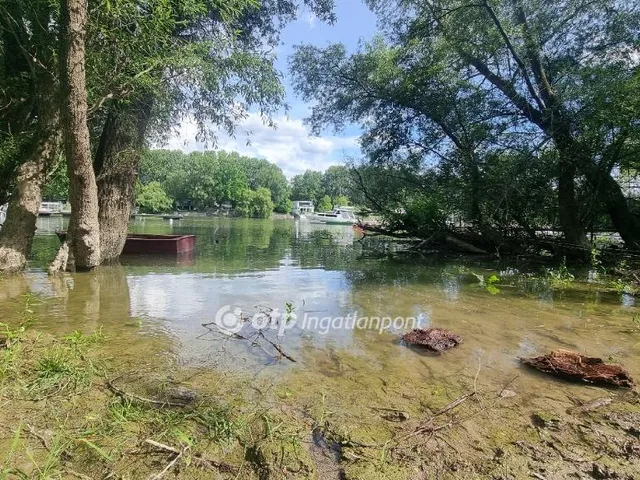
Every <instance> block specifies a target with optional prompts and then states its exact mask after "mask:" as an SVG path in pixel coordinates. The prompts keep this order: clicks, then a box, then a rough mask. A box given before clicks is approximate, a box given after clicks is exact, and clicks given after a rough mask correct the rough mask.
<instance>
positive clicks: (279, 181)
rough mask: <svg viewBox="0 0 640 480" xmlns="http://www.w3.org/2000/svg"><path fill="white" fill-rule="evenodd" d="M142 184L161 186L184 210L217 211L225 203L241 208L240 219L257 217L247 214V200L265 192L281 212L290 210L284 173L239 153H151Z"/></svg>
mask: <svg viewBox="0 0 640 480" xmlns="http://www.w3.org/2000/svg"><path fill="white" fill-rule="evenodd" d="M140 180H141V181H142V183H149V182H158V183H160V184H161V185H162V187H163V188H164V189H165V190H166V191H167V193H168V194H169V195H170V196H171V197H173V198H174V199H175V201H176V203H177V204H178V205H179V206H180V207H181V208H184V209H188V208H191V209H196V210H208V209H215V208H217V207H218V206H219V205H221V204H222V203H223V202H231V203H232V204H233V205H234V206H236V207H238V205H239V206H240V209H241V210H242V213H241V215H243V216H244V215H245V214H246V216H254V215H255V211H254V213H247V212H246V211H245V210H244V209H245V208H246V205H247V202H249V203H251V202H250V201H249V200H248V196H250V195H251V194H249V193H247V192H248V191H261V192H262V189H266V190H267V191H268V192H269V197H270V200H271V202H272V205H275V206H277V207H278V208H279V209H280V210H282V209H284V208H286V207H288V199H289V184H288V182H287V179H286V177H285V176H284V174H283V173H282V170H281V169H280V168H278V166H277V165H274V164H272V163H269V162H268V161H266V160H262V159H257V158H249V157H243V156H241V155H239V154H238V153H236V152H224V151H219V152H213V151H207V152H193V153H190V154H185V153H183V152H180V151H170V150H151V151H149V152H147V153H146V154H145V156H144V158H143V162H142V168H141V172H140ZM261 195H262V193H261ZM265 205H266V206H268V205H269V204H268V203H265ZM273 208H275V207H273V206H272V210H273ZM254 210H255V209H254ZM287 211H288V210H287ZM270 213H271V212H269V214H270ZM260 216H261V217H264V214H262V213H261V214H260ZM266 216H268V215H266Z"/></svg>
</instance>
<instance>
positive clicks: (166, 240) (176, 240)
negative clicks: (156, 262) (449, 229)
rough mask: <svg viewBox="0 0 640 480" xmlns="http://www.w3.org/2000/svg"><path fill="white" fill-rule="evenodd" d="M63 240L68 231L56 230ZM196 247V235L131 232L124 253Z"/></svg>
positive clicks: (168, 251) (169, 251) (181, 250)
mask: <svg viewBox="0 0 640 480" xmlns="http://www.w3.org/2000/svg"><path fill="white" fill-rule="evenodd" d="M56 235H57V236H58V238H59V239H60V241H61V242H64V241H65V239H66V238H67V232H56ZM195 248H196V236H195V235H151V234H140V233H130V234H129V235H127V240H126V241H125V243H124V249H123V250H122V253H123V254H129V253H135V254H152V255H153V254H173V255H177V254H182V253H186V252H191V251H192V250H194V249H195Z"/></svg>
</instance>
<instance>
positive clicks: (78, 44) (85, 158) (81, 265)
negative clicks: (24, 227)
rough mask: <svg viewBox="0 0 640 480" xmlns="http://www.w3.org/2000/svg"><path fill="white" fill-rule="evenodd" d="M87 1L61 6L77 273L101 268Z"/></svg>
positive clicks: (64, 116)
mask: <svg viewBox="0 0 640 480" xmlns="http://www.w3.org/2000/svg"><path fill="white" fill-rule="evenodd" d="M86 23H87V3H86V0H63V1H62V3H61V35H60V47H61V48H60V69H61V72H60V78H61V85H62V119H63V133H64V146H65V154H66V157H67V162H68V168H67V170H68V174H69V200H70V203H71V221H70V228H69V235H70V242H71V245H70V246H71V253H72V254H73V256H74V260H75V266H76V268H77V269H81V270H86V269H91V268H93V267H96V266H98V265H99V264H100V259H101V258H100V230H99V223H98V188H97V185H96V179H95V174H94V171H93V165H92V162H91V149H90V139H89V127H88V124H87V91H86V78H85V37H86Z"/></svg>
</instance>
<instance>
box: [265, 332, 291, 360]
mask: <svg viewBox="0 0 640 480" xmlns="http://www.w3.org/2000/svg"><path fill="white" fill-rule="evenodd" d="M259 333H260V336H261V337H262V338H263V339H264V340H265V341H266V342H267V343H269V344H270V345H271V346H272V347H273V348H275V349H276V350H277V351H278V353H279V354H280V355H282V356H283V357H284V358H286V359H287V360H289V361H290V362H293V363H296V360H295V359H294V358H293V357H292V356H290V355H288V354H287V353H286V352H285V351H284V350H283V349H282V347H281V346H280V345H278V344H277V343H274V342H272V341H271V340H269V339H268V338H267V337H265V336H264V333H262V332H259Z"/></svg>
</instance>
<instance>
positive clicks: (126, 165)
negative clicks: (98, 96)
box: [94, 99, 151, 263]
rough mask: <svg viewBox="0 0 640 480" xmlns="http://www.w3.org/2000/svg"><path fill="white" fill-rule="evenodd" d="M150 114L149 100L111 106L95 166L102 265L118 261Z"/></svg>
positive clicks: (125, 233)
mask: <svg viewBox="0 0 640 480" xmlns="http://www.w3.org/2000/svg"><path fill="white" fill-rule="evenodd" d="M150 113H151V102H150V101H149V99H142V100H140V101H138V102H134V103H132V104H129V106H128V107H126V108H125V109H117V108H116V107H115V106H114V107H113V108H112V109H111V110H110V111H109V113H108V115H107V118H106V120H105V123H104V126H103V129H102V135H101V136H100V144H99V146H98V150H97V152H96V161H95V164H94V169H95V171H96V175H97V183H98V199H99V205H100V210H99V216H98V218H99V223H100V252H101V256H102V258H101V261H102V263H108V262H111V261H113V260H115V259H116V258H118V257H119V256H120V254H121V253H122V249H123V248H124V243H125V241H126V239H127V233H128V230H129V219H130V217H131V209H132V207H133V203H134V201H135V183H136V179H137V178H138V170H139V168H140V153H141V148H142V146H143V144H144V137H145V133H146V129H147V125H148V121H149V116H150Z"/></svg>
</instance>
